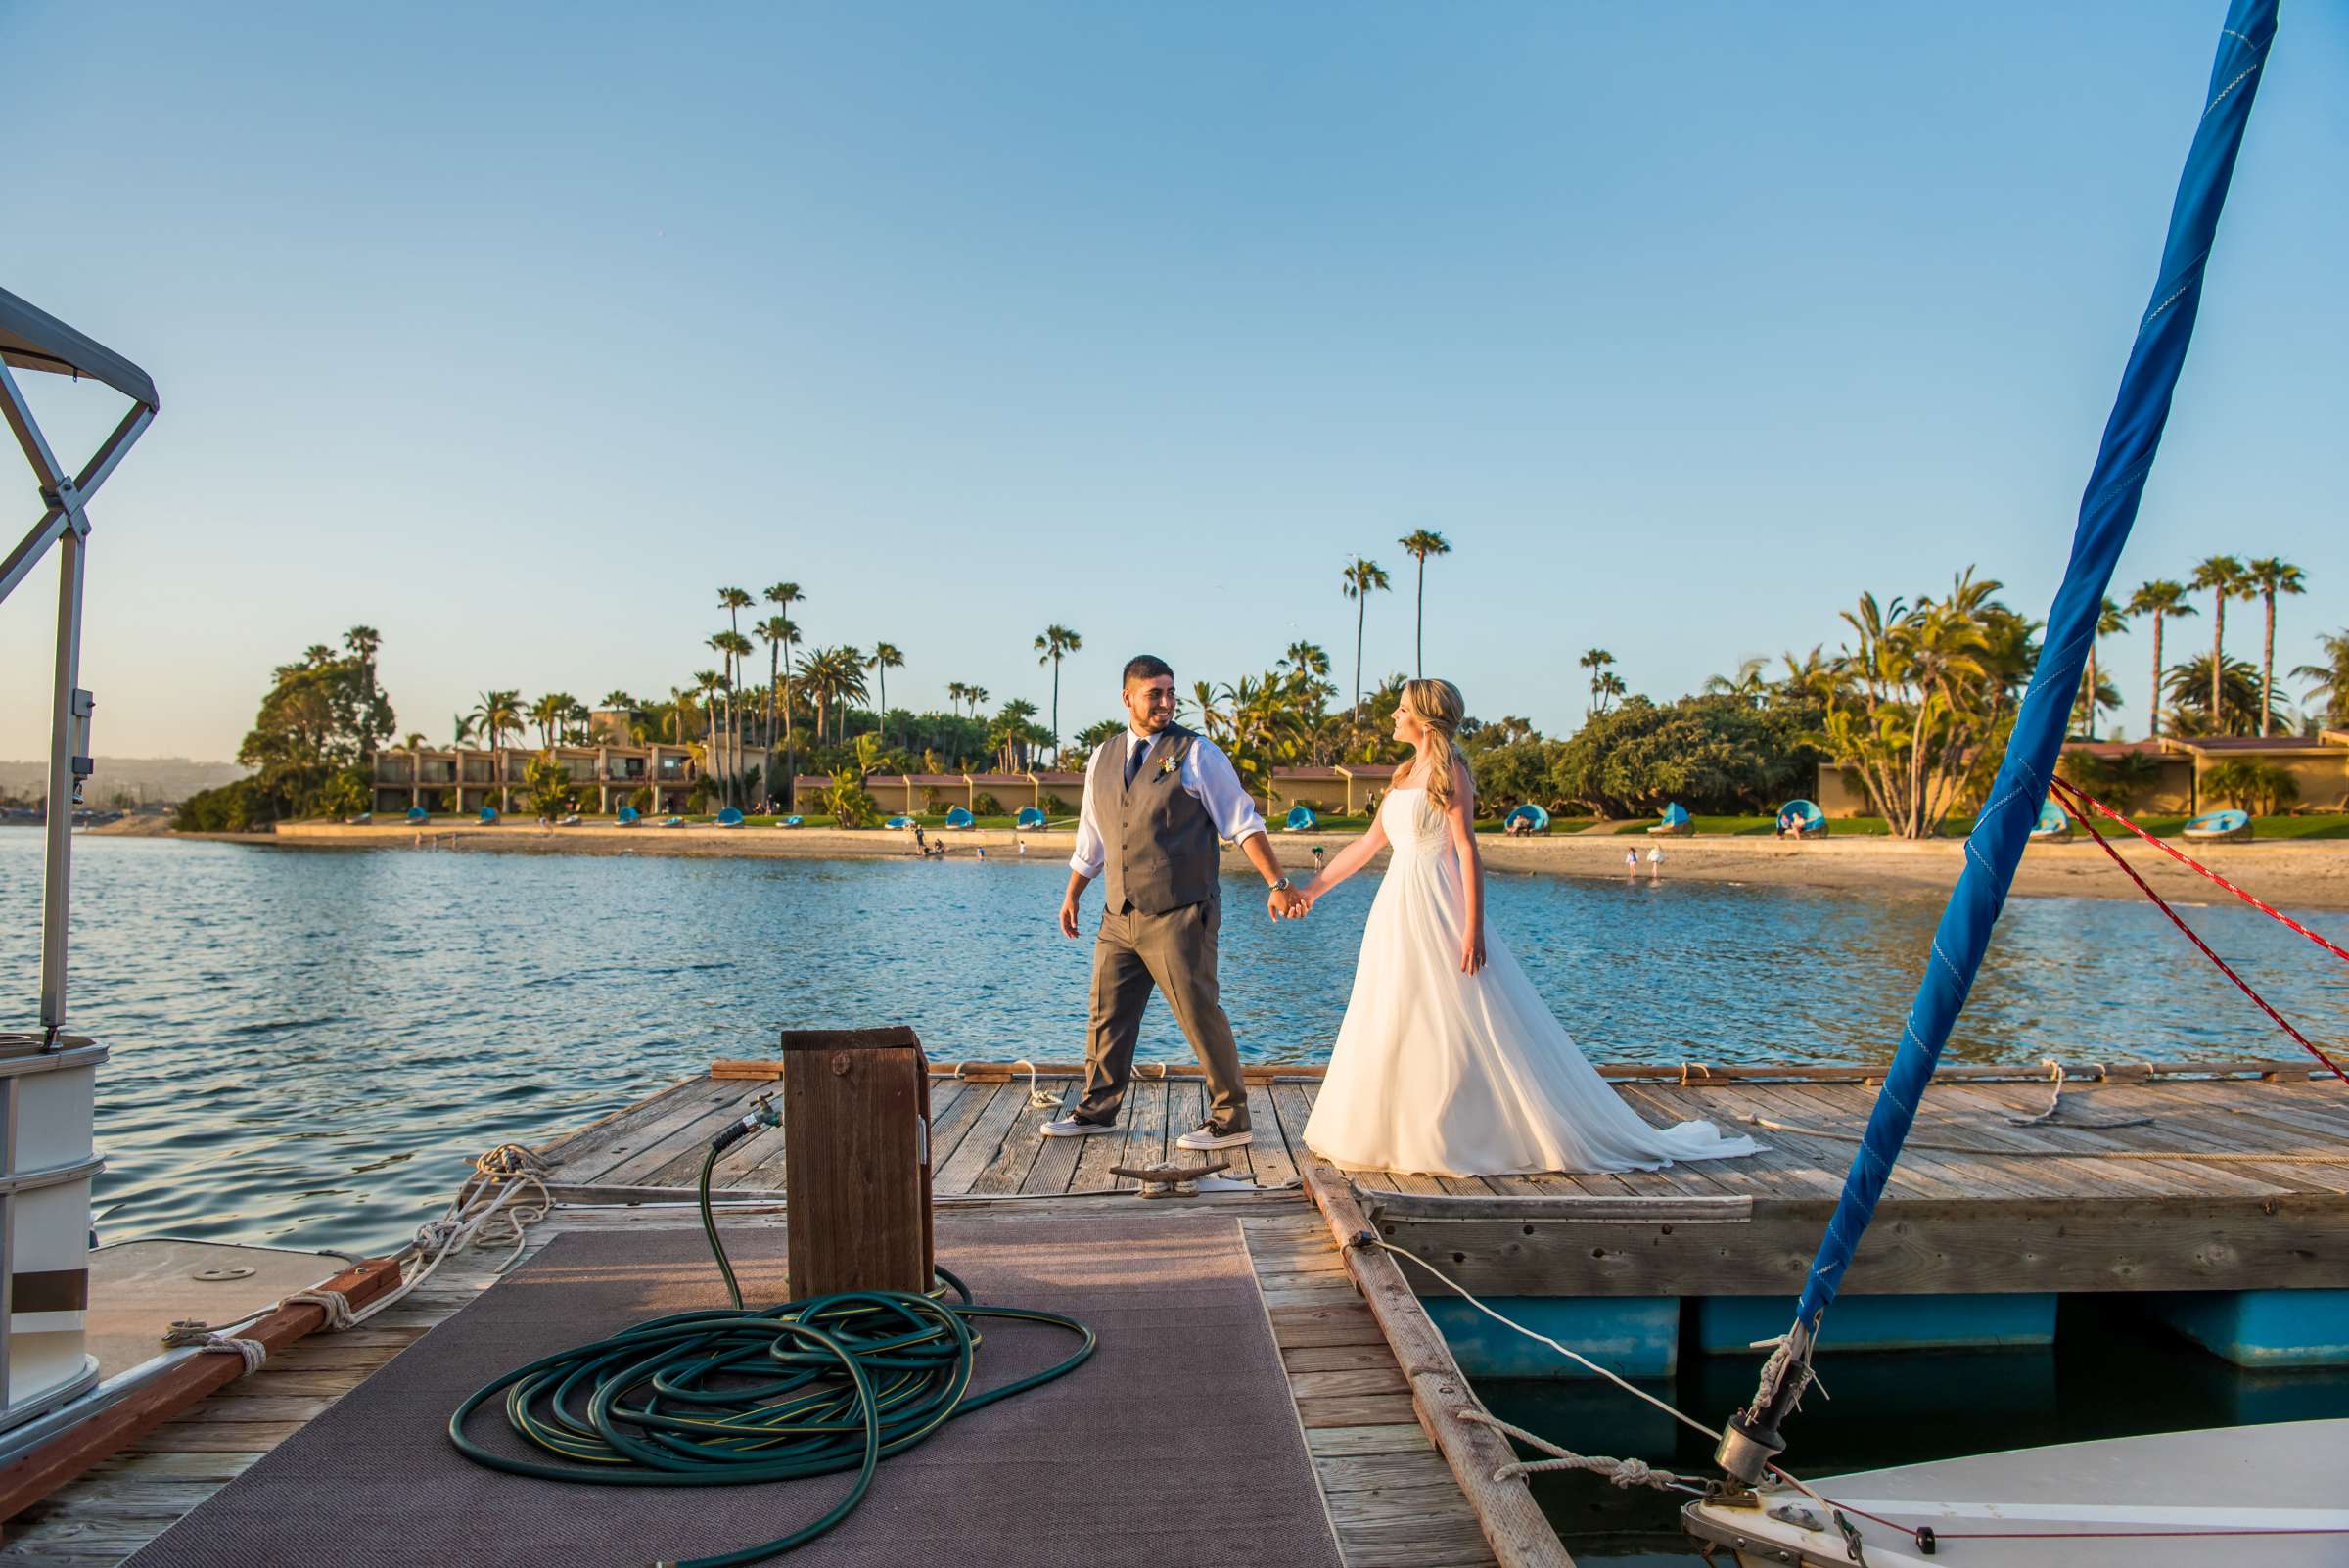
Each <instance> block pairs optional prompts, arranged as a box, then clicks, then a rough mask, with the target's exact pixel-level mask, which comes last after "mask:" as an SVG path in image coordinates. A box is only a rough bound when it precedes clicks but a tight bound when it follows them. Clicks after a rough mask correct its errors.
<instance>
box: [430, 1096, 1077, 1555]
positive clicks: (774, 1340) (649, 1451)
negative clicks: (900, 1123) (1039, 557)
mask: <svg viewBox="0 0 2349 1568" xmlns="http://www.w3.org/2000/svg"><path fill="white" fill-rule="evenodd" d="M752 1122H753V1118H749V1117H746V1118H745V1119H744V1122H743V1123H741V1124H736V1125H735V1126H736V1127H739V1128H742V1129H743V1130H745V1131H747V1130H749V1128H748V1124H751V1123H752ZM728 1133H730V1134H732V1135H730V1136H729V1135H728ZM728 1133H721V1134H720V1135H719V1137H718V1138H717V1139H716V1140H714V1141H713V1143H712V1144H711V1148H710V1152H709V1155H708V1156H707V1157H706V1158H705V1159H704V1160H703V1161H702V1175H701V1183H700V1190H701V1212H702V1228H703V1231H704V1232H705V1233H706V1234H707V1235H708V1236H709V1238H710V1251H711V1253H712V1254H713V1255H714V1257H715V1258H716V1259H717V1268H718V1272H719V1273H720V1274H722V1275H723V1276H724V1277H725V1281H726V1291H727V1294H728V1295H729V1296H731V1297H732V1298H733V1301H734V1307H733V1310H732V1311H728V1312H696V1313H678V1314H673V1315H670V1316H668V1317H656V1318H653V1319H651V1320H649V1321H647V1322H643V1323H639V1324H637V1325H636V1326H635V1327H633V1328H630V1329H626V1330H624V1331H622V1332H621V1333H618V1334H615V1335H613V1336H612V1337H611V1338H609V1339H601V1340H597V1341H596V1342H594V1343H593V1344H589V1345H581V1346H579V1347H577V1348H576V1349H574V1350H567V1351H562V1352H559V1353H558V1354H556V1355H553V1356H544V1357H540V1358H539V1359H538V1360H534V1361H532V1362H530V1364H529V1365H528V1366H523V1367H519V1368H517V1369H516V1370H514V1371H511V1372H508V1373H506V1374H505V1375H504V1376H503V1377H500V1378H498V1379H497V1380H496V1381H495V1382H493V1383H487V1384H484V1385H483V1386H482V1387H481V1388H479V1389H476V1390H475V1391H474V1392H473V1393H472V1394H471V1395H469V1396H467V1398H466V1400H465V1402H464V1403H463V1404H462V1405H460V1406H458V1407H457V1409H456V1413H455V1414H453V1415H451V1416H450V1417H449V1418H448V1439H449V1441H450V1442H451V1443H454V1444H455V1445H456V1446H457V1452H458V1453H462V1454H464V1455H465V1456H466V1457H467V1458H469V1459H471V1460H473V1461H474V1462H475V1463H477V1464H484V1465H487V1466H489V1467H490V1468H491V1469H494V1470H504V1471H506V1472H508V1473H510V1474H513V1475H527V1476H536V1477H539V1478H541V1479H543V1480H549V1481H570V1482H575V1483H576V1482H585V1483H587V1484H590V1485H603V1486H622V1487H711V1486H743V1485H747V1484H750V1483H754V1482H761V1481H797V1480H801V1479H803V1478H806V1477H808V1476H818V1475H831V1474H834V1473H835V1472H838V1471H841V1470H854V1471H855V1472H856V1483H855V1485H854V1486H852V1487H851V1488H850V1489H849V1494H848V1496H847V1497H845V1498H843V1499H841V1500H840V1501H839V1502H837V1503H835V1504H834V1505H833V1506H832V1507H831V1509H830V1510H828V1511H827V1512H826V1513H825V1514H824V1515H823V1516H822V1517H821V1518H819V1519H816V1520H814V1521H813V1522H812V1523H809V1524H806V1525H803V1526H801V1527H800V1528H799V1529H797V1530H794V1531H792V1532H791V1533H790V1534H788V1535H783V1536H777V1537H776V1538H775V1539H774V1540H772V1541H768V1542H764V1543H761V1544H760V1545H755V1546H745V1547H742V1548H741V1549H740V1550H737V1551H728V1552H721V1553H720V1554H718V1555H716V1556H714V1557H692V1558H686V1559H683V1560H682V1561H675V1562H670V1561H667V1560H665V1561H663V1562H660V1563H656V1564H655V1565H654V1568H739V1565H741V1564H745V1563H754V1562H760V1561H762V1560H763V1559H765V1558H768V1557H773V1556H778V1555H780V1554H781V1553H783V1552H786V1551H790V1550H791V1549H793V1548H794V1547H796V1546H804V1545H806V1544H807V1543H808V1542H810V1541H813V1540H815V1539H816V1538H817V1537H818V1536H821V1535H822V1534H824V1533H825V1532H826V1531H828V1530H830V1529H831V1528H832V1527H833V1526H835V1525H837V1524H839V1523H840V1522H841V1521H842V1520H843V1519H846V1518H847V1517H848V1516H849V1514H850V1513H851V1512H852V1511H853V1510H854V1508H855V1507H856V1505H857V1503H859V1502H860V1501H862V1500H863V1499H864V1495H865V1493H866V1492H867V1491H868V1490H869V1489H870V1488H871V1486H872V1483H873V1471H874V1470H875V1468H876V1467H877V1466H878V1465H879V1464H880V1462H881V1461H882V1460H883V1459H885V1458H887V1457H888V1456H889V1455H891V1454H893V1453H902V1452H903V1451H904V1450H906V1449H909V1448H912V1447H913V1446H914V1445H915V1444H917V1443H919V1442H921V1441H922V1440H923V1439H924V1438H927V1437H929V1436H930V1435H931V1434H932V1433H934V1432H936V1431H938V1429H939V1428H941V1427H943V1426H944V1425H945V1424H946V1423H947V1422H948V1421H950V1420H952V1419H954V1418H955V1417H956V1416H959V1415H967V1414H969V1413H970V1412H971V1411H973V1410H977V1409H982V1408H984V1407H987V1406H990V1405H992V1404H994V1403H995V1402H996V1401H997V1400H1003V1399H1009V1398H1010V1397H1011V1396H1012V1395H1014V1394H1022V1393H1025V1392H1027V1391H1028V1390H1029V1389H1032V1388H1035V1387H1036V1386H1037V1385H1038V1384H1042V1383H1048V1382H1050V1381H1052V1380H1053V1379H1054V1378H1056V1377H1060V1376H1062V1375H1063V1374H1065V1373H1067V1372H1070V1371H1073V1370H1074V1369H1075V1368H1076V1367H1077V1366H1079V1365H1080V1364H1082V1362H1083V1361H1084V1360H1085V1358H1087V1357H1089V1356H1091V1355H1092V1354H1093V1345H1094V1339H1093V1331H1092V1330H1091V1329H1089V1328H1087V1327H1085V1326H1084V1325H1083V1324H1082V1323H1081V1322H1078V1321H1077V1320H1076V1319H1075V1318H1073V1317H1064V1316H1062V1315H1061V1314H1058V1313H1047V1312H1038V1311H1035V1310H1031V1309H1024V1308H1017V1307H980V1306H975V1305H973V1304H972V1301H971V1293H970V1291H969V1289H968V1288H967V1287H965V1286H964V1284H963V1282H962V1281H961V1280H959V1279H957V1278H955V1277H954V1276H953V1275H952V1274H950V1273H948V1272H946V1270H944V1268H941V1269H939V1270H938V1278H939V1281H940V1284H939V1287H938V1288H937V1289H935V1290H933V1291H931V1292H930V1293H929V1294H928V1295H917V1294H914V1293H912V1292H910V1291H899V1290H859V1291H843V1292H841V1293H839V1294H837V1295H831V1296H819V1297H817V1298H815V1299H814V1300H812V1301H788V1302H784V1303H783V1304H781V1305H780V1306H776V1307H767V1308H761V1309H758V1310H756V1311H754V1310H750V1309H746V1308H745V1307H744V1306H743V1304H742V1289H741V1286H740V1285H739V1284H738V1283H737V1282H736V1280H735V1278H734V1268H733V1265H732V1264H731V1263H730V1262H728V1260H727V1258H726V1249H725V1244H724V1243H723V1242H722V1241H720V1240H719V1239H718V1234H717V1223H716V1221H715V1220H714V1218H713V1217H712V1215H711V1212H710V1174H711V1171H712V1170H713V1169H714V1167H715V1165H716V1164H717V1157H718V1155H719V1154H720V1153H722V1152H723V1151H724V1150H725V1148H726V1146H727V1145H728V1144H730V1143H731V1142H733V1141H734V1138H735V1137H739V1136H741V1135H742V1132H740V1131H736V1130H735V1128H729V1129H728ZM948 1290H951V1291H952V1293H953V1294H954V1295H955V1296H956V1297H958V1298H959V1300H957V1301H947V1300H946V1299H945V1296H946V1293H947V1291H948ZM982 1317H997V1318H1008V1319H1011V1320H1013V1321H1016V1322H1030V1323H1049V1324H1050V1325H1052V1326H1053V1327H1055V1328H1065V1329H1067V1330H1068V1331H1069V1332H1071V1333H1073V1334H1075V1335H1077V1336H1078V1338H1079V1340H1080V1341H1081V1342H1082V1343H1080V1344H1079V1346H1078V1348H1077V1349H1076V1351H1075V1352H1074V1353H1072V1354H1071V1355H1070V1356H1069V1357H1068V1359H1067V1360H1063V1361H1061V1362H1059V1363H1058V1364H1057V1365H1053V1366H1048V1367H1046V1368H1044V1369H1043V1370H1042V1371H1040V1372H1035V1373H1031V1374H1030V1375H1029V1376H1027V1377H1023V1378H1020V1379H1019V1380H1018V1381H1016V1382H1012V1383H1006V1384H1005V1385H1003V1386H1002V1387H1001V1388H994V1389H990V1390H988V1391H987V1392H986V1393H984V1394H973V1393H972V1392H971V1380H972V1377H973V1375H974V1374H975V1372H976V1371H977V1353H978V1349H979V1343H980V1336H979V1334H978V1332H977V1330H976V1329H975V1327H974V1323H973V1320H974V1319H977V1318H982ZM501 1393H502V1394H504V1395H505V1410H506V1420H507V1421H508V1423H509V1424H510V1425H511V1426H512V1427H513V1429H514V1430H515V1431H516V1432H518V1433H520V1434H521V1435H522V1436H523V1437H524V1438H526V1439H527V1440H529V1441H530V1443H531V1444H533V1445H535V1446H536V1447H538V1448H540V1449H542V1450H544V1451H546V1452H547V1453H550V1454H553V1455H555V1456H556V1458H557V1459H559V1460H561V1461H564V1462H553V1461H550V1460H532V1459H515V1458H509V1457H507V1456H506V1455H504V1454H500V1453H491V1452H490V1451H488V1450H487V1449H484V1448H483V1447H482V1446H481V1445H480V1444H478V1443H475V1442H474V1441H473V1440H472V1439H470V1438H468V1437H467V1436H466V1435H465V1423H466V1421H467V1420H468V1419H469V1418H470V1417H471V1416H472V1415H473V1413H474V1411H475V1410H477V1409H479V1408H480V1407H482V1406H483V1405H484V1404H485V1403H486V1402H488V1401H489V1400H491V1399H493V1398H495V1397H496V1396H497V1395H499V1394H501Z"/></svg>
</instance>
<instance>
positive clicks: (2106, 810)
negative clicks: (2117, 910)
mask: <svg viewBox="0 0 2349 1568" xmlns="http://www.w3.org/2000/svg"><path fill="white" fill-rule="evenodd" d="M2052 788H2053V789H2054V790H2055V792H2056V793H2057V794H2059V795H2061V796H2062V797H2063V798H2064V799H2065V800H2067V801H2072V802H2075V803H2079V802H2085V803H2087V804H2088V805H2090V806H2093V807H2096V809H2097V810H2098V811H2100V812H2102V813H2103V814H2104V815H2106V816H2109V817H2111V818H2112V819H2113V820H2114V821H2115V822H2118V823H2120V824H2121V825H2122V826H2123V827H2125V828H2127V829H2128V830H2129V831H2130V832H2132V833H2134V834H2136V835H2137V836H2138V837H2139V838H2142V839H2143V840H2144V841H2145V842H2146V843H2148V844H2151V845H2153V846H2155V847H2156V848H2158V849H2161V850H2163V851H2164V852H2166V853H2169V854H2170V855H2171V856H2173V857H2174V858H2176V859H2178V860H2181V861H2184V862H2185V863H2186V864H2188V865H2189V866H2193V868H2194V869H2195V870H2196V871H2199V872H2201V873H2202V874H2203V875H2204V876H2206V877H2208V878H2210V880H2211V881H2213V882H2216V883H2217V884H2218V885H2219V886H2221V887H2223V888H2225V889H2226V890H2227V891H2228V892H2230V893H2232V894H2234V896H2235V897H2236V898H2238V899H2243V900H2244V901H2245V902H2247V903H2251V904H2254V905H2257V906H2258V907H2259V908H2261V909H2266V910H2267V912H2268V913H2269V914H2271V915H2275V917H2276V918H2277V919H2279V920H2281V921H2282V922H2283V923H2284V924H2285V925H2287V926H2290V927H2291V928H2292V929H2293V930H2294V931H2297V932H2299V933H2300V935H2302V936H2304V937H2306V938H2308V939H2309V940H2310V941H2311V942H2314V943H2317V944H2318V945H2321V946H2325V947H2328V948H2331V950H2332V951H2334V952H2336V953H2340V954H2341V956H2342V957H2343V958H2349V952H2341V949H2340V948H2338V947H2334V946H2333V945H2332V944H2331V943H2329V942H2326V940H2325V939H2324V938H2323V937H2320V936H2318V935H2317V934H2316V933H2315V932H2313V931H2311V930H2309V929H2308V928H2307V927H2306V926H2303V925H2301V924H2300V923H2299V922H2298V921H2296V920H2293V919H2291V918H2289V917H2288V916H2285V915H2281V914H2278V913H2277V912H2276V911H2275V910H2274V909H2269V908H2268V906H2267V905H2266V904H2264V903H2261V902H2260V901H2259V900H2258V899H2254V898H2252V897H2251V895H2249V894H2248V893H2245V892H2244V891H2243V890H2242V889H2240V888H2238V887H2236V886H2235V885H2234V883H2232V882H2230V881H2228V880H2227V879H2226V878H2225V877H2222V876H2220V875H2219V874H2218V873H2217V872H2215V871H2212V870H2210V869H2209V868H2208V867H2206V866H2201V865H2196V864H2195V863H2194V862H2193V861H2192V860H2190V859H2188V858H2187V856H2185V855H2183V854H2180V853H2178V852H2177V851H2176V850H2173V849H2171V848H2170V847H2169V846H2168V845H2166V844H2163V843H2162V842H2161V840H2159V839H2157V838H2155V837H2154V836H2153V835H2152V834H2150V833H2147V832H2146V831H2145V830H2144V829H2143V828H2141V827H2139V826H2138V825H2137V824H2136V823H2134V822H2132V821H2130V820H2129V819H2128V818H2127V817H2124V816H2122V815H2121V814H2120V813H2119V812H2117V811H2115V810H2114V809H2112V807H2108V806H2106V805H2105V804H2104V803H2103V802H2101V801H2099V800H2096V799H2095V798H2094V797H2092V796H2089V795H2086V794H2084V793H2082V792H2081V791H2079V790H2077V789H2074V788H2073V787H2072V786H2071V785H2069V784H2066V783H2064V782H2063V781H2062V780H2061V779H2056V780H2053V781H2052ZM2074 813H2075V814H2076V815H2077V816H2078V817H2079V819H2080V825H2081V826H2082V827H2084V828H2086V829H2088V836H2089V837H2090V838H2092V839H2095V840H2096V848H2097V849H2099V850H2102V851H2103V852H2104V853H2106V854H2108V855H2110V856H2111V857H2112V863H2113V864H2114V865H2117V866H2119V867H2120V868H2121V870H2122V871H2123V872H2124V873H2125V874H2126V875H2127V876H2128V878H2129V880H2130V881H2132V882H2134V883H2136V884H2137V886H2138V891H2139V892H2141V893H2142V894H2143V895H2144V896H2145V897H2146V898H2148V899H2152V900H2153V902H2154V904H2155V906H2156V907H2158V908H2159V909H2160V910H2161V912H2162V913H2163V914H2165V915H2168V916H2169V917H2170V924H2171V925H2174V926H2176V927H2177V928H2178V929H2179V930H2180V931H2182V932H2184V933H2185V934H2186V940H2187V941H2188V942H2190V943H2192V944H2193V945H2195V946H2197V947H2199V948H2201V949H2202V956H2203V957H2205V958H2207V959H2209V960H2210V961H2211V962H2212V963H2214V964H2217V965H2218V966H2219V973H2221V974H2223V975H2225V976H2226V977H2227V978H2228V979H2229V980H2232V981H2234V989H2235V990H2237V991H2239V992H2242V993H2243V994H2244V995H2246V996H2248V997H2250V998H2251V1000H2252V1001H2253V1003H2255V1004H2256V1005H2257V1006H2258V1008H2259V1010H2260V1011H2261V1012H2263V1013H2266V1014H2267V1015H2268V1016H2269V1017H2270V1018H2272V1019H2274V1020H2276V1027H2277V1028H2279V1029H2280V1030H2282V1031H2283V1032H2284V1033H2285V1034H2287V1035H2289V1036H2291V1037H2292V1038H2293V1039H2294V1040H2296V1041H2297V1042H2298V1043H2299V1046H2300V1048H2301V1049H2302V1050H2304V1051H2306V1052H2308V1054H2309V1055H2311V1056H2314V1057H2315V1058H2316V1059H2317V1060H2318V1061H2320V1062H2323V1063H2324V1064H2325V1065H2326V1067H2329V1068H2331V1069H2332V1074H2333V1077H2335V1078H2337V1079H2339V1080H2340V1081H2341V1082H2342V1083H2344V1084H2349V1073H2344V1072H2342V1071H2341V1064H2340V1063H2338V1062H2336V1061H2334V1060H2333V1059H2332V1058H2331V1057H2329V1056H2327V1055H2326V1054H2325V1053H2324V1051H2322V1050H2321V1049H2319V1048H2318V1047H2317V1046H2316V1045H2315V1044H2314V1043H2313V1042H2311V1041H2310V1039H2309V1038H2308V1037H2307V1036H2306V1035H2303V1034H2301V1033H2300V1031H2298V1030H2296V1029H2294V1028H2293V1027H2292V1025H2291V1021H2290V1020H2289V1019H2287V1018H2285V1017H2284V1016H2283V1014H2281V1013H2280V1012H2278V1011H2277V1010H2276V1009H2275V1008H2273V1007H2271V1006H2269V1005H2268V999H2267V998H2266V997H2265V996H2262V995H2261V994H2260V993H2259V992H2256V991H2253V990H2252V989H2251V988H2250V986H2249V985H2248V984H2246V983H2245V982H2244V980H2243V977H2242V976H2240V975H2238V974H2236V973H2235V972H2234V969H2232V968H2230V967H2229V966H2228V963H2227V960H2226V959H2224V958H2222V957H2220V956H2219V955H2218V954H2217V953H2215V952H2213V951H2211V950H2210V944H2209V943H2207V942H2204V941H2203V940H2202V939H2201V938H2200V937H2198V936H2196V935H2195V934H2194V929H2193V927H2191V926H2189V925H2188V924H2187V923H2186V922H2185V921H2184V920H2181V919H2180V918H2178V911H2177V910H2175V909H2173V908H2171V907H2170V906H2169V903H2168V901H2167V900H2165V899H2163V898H2162V896H2161V895H2160V894H2158V893H2155V892H2154V891H2153V890H2152V888H2151V887H2149V886H2148V885H2147V884H2146V882H2145V879H2144V878H2143V877H2141V876H2139V875H2138V874H2137V867H2135V866H2133V865H2131V864H2130V863H2129V862H2128V861H2127V860H2126V859H2124V858H2122V856H2121V852H2120V851H2119V850H2116V849H2114V848H2113V846H2112V844H2111V842H2110V841H2108V840H2107V839H2106V838H2105V837H2104V835H2103V834H2101V833H2099V832H2097V831H2096V823H2094V822H2092V821H2090V820H2089V818H2088V813H2087V812H2085V811H2081V810H2079V809H2078V807H2077V805H2075V807H2074Z"/></svg>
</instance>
